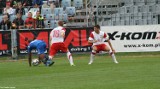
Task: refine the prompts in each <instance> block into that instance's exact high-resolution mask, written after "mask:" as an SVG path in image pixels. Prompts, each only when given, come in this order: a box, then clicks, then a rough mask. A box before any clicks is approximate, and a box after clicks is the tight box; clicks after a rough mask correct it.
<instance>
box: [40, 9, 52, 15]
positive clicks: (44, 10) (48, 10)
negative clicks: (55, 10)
mask: <svg viewBox="0 0 160 89" xmlns="http://www.w3.org/2000/svg"><path fill="white" fill-rule="evenodd" d="M41 13H42V14H52V13H51V8H42V10H41Z"/></svg>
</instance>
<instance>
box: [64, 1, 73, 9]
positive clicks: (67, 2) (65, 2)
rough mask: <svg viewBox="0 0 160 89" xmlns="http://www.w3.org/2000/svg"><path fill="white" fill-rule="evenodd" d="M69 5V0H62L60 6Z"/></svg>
mask: <svg viewBox="0 0 160 89" xmlns="http://www.w3.org/2000/svg"><path fill="white" fill-rule="evenodd" d="M70 6H71V0H62V7H63V8H66V7H70Z"/></svg>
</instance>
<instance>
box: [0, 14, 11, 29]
mask: <svg viewBox="0 0 160 89" xmlns="http://www.w3.org/2000/svg"><path fill="white" fill-rule="evenodd" d="M10 28H11V21H9V18H8V15H7V14H5V15H3V20H2V21H1V23H0V29H2V30H9V29H10Z"/></svg>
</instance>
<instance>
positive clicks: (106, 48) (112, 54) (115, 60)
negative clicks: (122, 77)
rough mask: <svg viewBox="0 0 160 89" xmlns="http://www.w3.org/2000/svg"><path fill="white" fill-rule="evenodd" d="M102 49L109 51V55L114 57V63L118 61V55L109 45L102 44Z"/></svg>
mask: <svg viewBox="0 0 160 89" xmlns="http://www.w3.org/2000/svg"><path fill="white" fill-rule="evenodd" d="M102 49H104V51H107V52H108V53H109V55H110V56H111V57H112V60H113V62H114V63H116V64H117V63H118V61H117V59H116V56H115V54H114V52H112V50H111V49H110V48H109V47H108V46H107V45H105V44H104V45H102Z"/></svg>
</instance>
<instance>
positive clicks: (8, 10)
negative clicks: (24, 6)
mask: <svg viewBox="0 0 160 89" xmlns="http://www.w3.org/2000/svg"><path fill="white" fill-rule="evenodd" d="M14 12H15V10H13V8H12V7H10V3H7V4H6V7H5V8H4V9H3V14H6V13H8V14H9V15H13V14H14Z"/></svg>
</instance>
